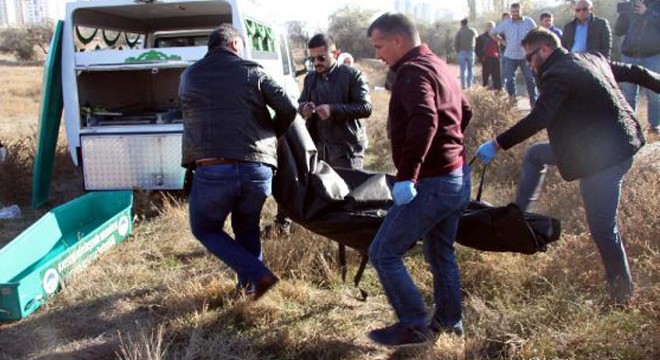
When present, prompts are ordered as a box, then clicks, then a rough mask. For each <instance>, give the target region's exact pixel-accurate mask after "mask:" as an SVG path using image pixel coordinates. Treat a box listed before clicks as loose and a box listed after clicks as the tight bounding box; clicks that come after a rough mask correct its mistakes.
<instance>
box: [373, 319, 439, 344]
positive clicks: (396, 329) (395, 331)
mask: <svg viewBox="0 0 660 360" xmlns="http://www.w3.org/2000/svg"><path fill="white" fill-rule="evenodd" d="M367 336H368V337H369V339H371V341H373V342H375V343H376V344H378V345H382V346H388V347H412V346H422V345H425V344H428V343H429V342H430V341H431V340H432V339H433V333H431V331H430V330H429V329H428V328H427V327H426V326H412V325H403V324H401V323H396V324H394V325H391V326H388V327H385V328H382V329H377V330H371V331H370V332H369V334H367Z"/></svg>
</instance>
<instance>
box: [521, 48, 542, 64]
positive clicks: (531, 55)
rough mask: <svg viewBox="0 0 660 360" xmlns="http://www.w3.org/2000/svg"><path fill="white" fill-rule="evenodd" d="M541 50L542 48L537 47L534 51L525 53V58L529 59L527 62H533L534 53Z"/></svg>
mask: <svg viewBox="0 0 660 360" xmlns="http://www.w3.org/2000/svg"><path fill="white" fill-rule="evenodd" d="M539 51H541V48H537V49H536V50H534V51H532V52H531V53H529V54H527V55H525V60H527V62H532V58H533V57H534V55H536V53H537V52H539Z"/></svg>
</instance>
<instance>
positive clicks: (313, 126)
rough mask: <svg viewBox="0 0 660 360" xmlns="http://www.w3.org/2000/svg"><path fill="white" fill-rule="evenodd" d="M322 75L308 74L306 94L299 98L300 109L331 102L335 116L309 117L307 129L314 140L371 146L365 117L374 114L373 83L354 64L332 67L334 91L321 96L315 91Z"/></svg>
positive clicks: (332, 114) (332, 88)
mask: <svg viewBox="0 0 660 360" xmlns="http://www.w3.org/2000/svg"><path fill="white" fill-rule="evenodd" d="M321 76H322V75H320V74H318V73H316V72H312V73H309V74H307V76H306V77H305V82H304V86H303V90H302V93H301V94H300V98H299V99H298V104H299V107H298V110H299V111H302V105H303V104H304V103H306V102H309V101H312V102H314V104H316V105H322V104H329V105H330V108H331V116H330V118H329V119H327V120H321V119H319V117H318V116H317V115H316V114H314V115H312V117H311V118H310V119H309V120H307V128H308V129H309V132H310V134H311V135H312V138H313V139H314V141H321V142H324V143H329V144H350V145H358V144H359V145H360V147H366V146H367V132H366V125H365V123H364V120H361V119H363V118H368V117H369V116H370V115H371V109H372V107H371V98H370V97H369V84H368V83H367V81H366V79H365V78H364V75H363V74H362V72H361V71H360V70H358V69H356V68H354V67H350V66H346V65H336V66H334V67H333V68H331V69H330V70H329V73H328V76H329V80H328V81H329V83H330V91H329V94H328V96H327V98H326V97H324V96H322V98H320V97H319V96H318V94H316V93H315V91H314V89H315V87H316V82H317V81H322V80H321Z"/></svg>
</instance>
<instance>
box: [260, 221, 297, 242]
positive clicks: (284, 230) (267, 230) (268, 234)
mask: <svg viewBox="0 0 660 360" xmlns="http://www.w3.org/2000/svg"><path fill="white" fill-rule="evenodd" d="M276 236H277V237H285V238H288V237H289V236H291V223H279V222H274V223H272V224H270V225H266V226H265V227H264V228H263V230H261V238H263V239H269V238H273V237H276Z"/></svg>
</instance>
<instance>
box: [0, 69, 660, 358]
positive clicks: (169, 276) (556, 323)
mask: <svg viewBox="0 0 660 360" xmlns="http://www.w3.org/2000/svg"><path fill="white" fill-rule="evenodd" d="M364 70H365V71H368V72H369V77H370V78H376V76H377V75H378V74H380V71H382V68H379V67H378V66H377V65H374V66H373V67H372V66H365V69H364ZM373 72H378V73H377V74H374V73H373ZM373 85H377V84H373ZM468 96H469V99H470V101H471V103H472V104H473V106H474V107H475V118H474V120H473V121H472V124H471V126H470V128H469V130H468V132H467V134H466V136H467V138H466V143H467V147H468V151H469V152H470V154H473V153H474V151H475V150H476V147H477V145H478V144H479V143H480V142H482V141H484V140H485V139H489V138H492V136H493V135H495V134H496V133H498V132H500V131H501V130H502V129H504V128H506V127H507V126H510V125H511V124H512V123H513V122H514V121H515V120H516V119H518V118H519V117H520V116H521V114H520V113H519V112H518V111H517V110H516V109H515V108H513V107H512V106H511V104H509V103H508V102H507V101H506V98H505V97H503V96H502V95H501V94H496V93H493V92H488V91H485V90H483V89H478V88H477V89H474V90H471V91H469V92H468ZM373 99H374V105H375V111H374V115H373V116H372V118H371V119H369V120H368V129H369V134H370V140H371V149H370V150H369V153H368V155H367V156H368V157H367V163H368V164H369V166H370V167H372V168H376V169H378V170H381V171H390V170H391V163H389V161H390V160H389V142H388V140H387V137H386V135H385V134H386V133H385V130H384V128H385V121H386V110H385V108H386V104H387V101H388V95H387V93H385V92H383V93H374V94H373ZM543 136H544V135H543V134H539V135H537V137H536V138H535V139H534V140H531V141H528V142H527V143H525V144H521V145H519V146H518V147H516V148H514V149H511V150H510V151H507V152H505V153H502V154H500V155H499V156H498V158H497V159H496V160H495V161H494V163H493V165H491V166H489V170H488V173H487V186H486V192H485V194H484V198H485V200H487V201H489V202H492V203H495V204H505V203H507V202H509V201H510V200H511V199H512V197H513V193H514V191H515V190H514V189H515V188H514V185H515V182H516V179H517V176H518V169H519V167H520V162H521V158H522V153H523V151H524V149H525V147H526V146H527V145H529V144H531V143H532V142H533V141H541V140H543ZM28 139H29V137H28ZM13 141H17V142H18V143H21V144H29V145H21V147H17V148H16V150H15V151H17V152H18V153H19V154H20V155H19V157H20V158H22V159H23V158H24V159H26V160H21V161H18V163H29V159H30V156H31V151H33V145H31V144H32V143H31V142H30V141H32V140H26V139H24V138H20V139H14V140H13ZM16 146H18V145H16ZM659 151H660V149H659V146H658V143H657V142H656V143H655V144H654V145H653V146H648V147H647V148H646V150H644V153H643V154H640V156H638V159H637V161H636V163H635V165H634V167H633V169H632V170H631V171H630V172H629V174H628V176H627V177H626V181H625V182H624V193H623V196H622V204H621V210H620V212H621V214H620V228H621V231H622V233H623V236H624V238H625V241H626V246H627V249H628V254H629V258H630V262H631V268H632V272H633V277H634V281H635V284H636V288H637V296H636V298H635V299H634V301H633V303H632V304H631V305H629V306H626V307H613V306H610V305H609V304H608V302H607V298H606V292H605V291H604V289H603V270H602V265H601V262H600V258H599V256H598V253H597V251H596V249H595V246H594V244H593V243H592V241H591V240H590V238H589V235H588V233H587V232H586V227H585V225H584V216H583V211H582V208H581V203H580V198H579V196H578V194H577V189H576V186H575V184H573V183H565V182H563V181H561V179H560V178H559V177H558V176H557V173H556V171H555V170H551V171H549V176H548V182H547V185H546V188H545V192H544V194H543V196H542V198H541V199H540V201H539V203H538V206H537V208H536V209H537V211H538V212H541V213H547V214H550V215H552V216H556V217H559V218H560V219H561V220H562V225H563V229H564V233H563V235H562V238H561V239H560V241H559V242H557V243H555V244H552V245H551V246H550V249H549V250H548V252H547V253H543V254H537V255H534V256H522V255H513V254H493V253H484V252H478V251H475V250H471V249H468V248H464V247H461V246H458V250H457V251H458V257H459V264H460V267H461V271H462V282H463V295H464V321H465V325H466V330H467V332H466V336H465V337H464V338H462V339H461V338H456V337H453V336H447V335H446V336H442V337H440V338H439V339H438V341H437V342H436V343H435V344H433V345H429V346H427V347H423V348H420V349H415V350H398V351H393V350H388V349H383V348H380V347H377V346H375V345H373V344H371V343H369V342H368V341H367V339H366V336H365V331H366V330H368V329H372V328H375V327H378V326H381V325H384V324H389V323H391V322H392V321H394V319H395V318H394V316H393V314H392V311H391V307H390V306H389V304H388V303H387V301H386V299H385V297H384V295H383V293H382V290H381V287H380V284H379V282H378V279H377V277H376V275H375V273H374V272H373V270H372V269H371V268H370V267H368V268H367V271H366V273H365V276H364V279H363V281H362V284H361V286H362V288H363V289H364V290H366V291H367V292H368V294H369V297H368V298H367V300H366V301H364V302H363V301H359V300H358V299H357V298H356V297H355V292H356V290H355V289H354V288H353V287H351V286H349V285H348V284H343V283H342V282H341V281H340V279H339V271H338V265H337V263H336V256H335V252H336V245H335V244H334V243H332V242H330V241H328V240H327V239H324V238H322V237H320V236H318V235H315V234H312V233H310V232H308V231H306V230H305V229H303V228H300V227H296V228H295V229H294V233H293V234H292V236H291V238H278V237H273V238H269V239H266V240H264V244H263V245H264V256H265V261H266V263H267V264H268V265H269V266H270V267H271V268H272V269H273V270H274V271H275V272H276V273H277V274H278V276H280V278H281V280H282V281H281V282H280V283H279V284H278V286H277V287H276V288H275V289H274V290H273V291H272V292H270V293H268V294H267V295H266V296H265V297H264V298H263V299H262V300H260V301H259V302H256V303H254V302H251V301H250V300H249V299H246V298H244V297H241V296H238V295H237V294H236V293H235V291H234V285H235V279H234V275H233V274H232V272H231V271H230V270H229V269H228V268H226V267H225V266H224V265H222V264H221V263H220V262H219V261H217V260H216V259H215V258H214V257H212V256H210V255H209V254H208V252H207V251H205V250H204V249H203V248H202V246H201V245H200V244H199V243H198V242H197V241H196V240H195V239H194V238H193V236H192V235H191V234H190V231H189V230H188V215H187V204H186V201H185V200H183V199H180V198H177V197H176V196H171V195H167V194H156V195H150V194H141V195H139V199H138V200H136V204H139V205H137V206H139V207H140V208H141V209H142V210H140V212H141V213H146V212H147V210H148V211H149V212H155V216H139V217H138V219H137V222H136V224H135V229H134V235H133V236H132V237H131V238H130V239H128V240H126V241H125V242H124V243H122V244H121V245H120V246H118V247H116V248H114V249H112V250H111V251H110V252H108V253H107V254H105V255H104V256H103V257H102V258H100V259H99V260H98V261H97V262H95V263H94V264H93V265H92V266H91V267H90V268H89V269H88V270H87V271H85V272H84V273H80V274H78V275H76V276H75V277H74V278H72V279H70V280H69V281H68V282H67V284H66V286H65V287H64V288H63V289H62V291H61V292H60V293H59V294H58V295H57V296H55V297H54V298H53V299H51V300H49V301H48V302H47V303H46V305H45V306H44V307H43V308H41V309H40V310H38V311H37V312H36V313H34V314H33V315H31V316H30V317H29V318H27V319H25V320H23V321H20V322H16V323H11V324H3V325H0V359H3V358H6V359H22V358H42V359H53V358H55V359H57V358H60V359H77V358H81V359H83V358H84V359H88V358H94V359H97V358H99V359H105V358H121V359H237V358H238V359H383V358H389V359H403V358H413V359H658V358H660V346H659V345H658V344H657V339H659V338H660V285H658V284H660V268H659V267H660V265H659V264H660V255H659V254H660V251H659V250H660V249H659V244H658V241H657V240H658V239H659V238H660V225H659V224H660V222H658V221H657V219H658V218H659V216H660V205H659V200H660V194H658V191H659V189H658V181H657V179H658V178H659V176H660V166H659V165H658V164H660V162H659V161H658V160H660V159H658V157H659V155H658V154H659ZM59 158H62V159H65V158H66V154H65V149H64V147H62V146H60V147H59V148H58V159H59ZM69 166H70V165H69ZM25 168H26V166H23V165H20V166H19V165H15V166H13V167H11V168H10V169H8V173H7V174H8V175H9V176H11V177H13V178H16V179H23V180H26V181H29V180H27V179H28V177H27V176H26V174H27V173H28V172H29V170H26V169H25ZM27 168H29V166H27ZM57 169H58V170H57V172H58V173H59V172H60V171H64V172H65V173H66V172H69V171H73V173H68V174H67V175H66V176H60V177H58V178H57V179H56V181H55V182H56V183H59V184H62V183H67V182H69V181H71V179H72V178H73V177H74V175H79V174H75V171H74V170H68V168H67V167H66V165H64V164H61V163H58V165H57ZM62 169H65V170H62ZM71 184H77V186H80V183H75V182H73V183H71ZM56 186H58V185H56ZM59 186H61V185H59ZM70 186H74V185H70ZM3 189H4V188H3ZM3 191H8V190H3ZM63 191H64V192H66V193H67V194H66V195H67V196H75V195H77V193H76V191H80V189H79V188H78V189H75V190H74V189H69V190H63ZM17 193H18V194H24V192H22V191H17ZM8 195H10V194H7V193H3V196H8ZM64 197H66V196H64V195H62V197H60V199H63V198H64ZM15 199H16V200H15V201H18V202H22V201H26V200H25V195H17V197H16V198H15ZM144 209H147V210H144ZM275 209H276V204H275V203H274V202H273V201H272V200H269V201H268V202H267V205H266V207H265V210H264V215H263V222H264V224H265V223H267V222H269V221H270V219H272V218H273V216H274V213H275ZM0 224H1V223H0ZM1 230H2V229H0V231H1ZM0 234H2V233H1V232H0ZM350 255H351V256H350V257H349V260H350V265H351V266H350V268H351V271H355V267H356V265H357V262H358V258H357V256H356V255H355V254H354V253H353V252H350ZM406 263H407V265H408V266H409V268H410V269H411V273H412V276H413V277H414V278H415V279H416V281H417V284H418V286H419V287H420V290H421V291H422V293H423V294H424V295H425V298H426V301H427V303H429V304H430V303H431V295H430V294H431V286H432V284H431V278H430V274H429V272H428V271H427V269H426V265H425V263H424V260H423V256H422V254H421V251H420V249H419V248H415V249H413V250H412V251H411V253H410V256H408V257H407V258H406Z"/></svg>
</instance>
